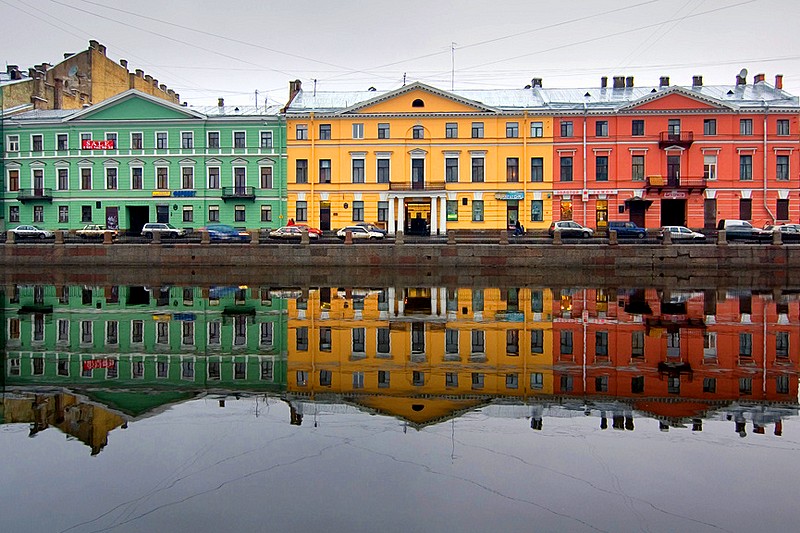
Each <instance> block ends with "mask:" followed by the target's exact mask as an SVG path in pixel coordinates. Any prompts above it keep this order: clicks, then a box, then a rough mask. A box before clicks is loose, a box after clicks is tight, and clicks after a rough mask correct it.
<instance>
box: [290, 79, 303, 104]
mask: <svg viewBox="0 0 800 533" xmlns="http://www.w3.org/2000/svg"><path fill="white" fill-rule="evenodd" d="M302 88H303V84H302V82H301V81H300V80H294V81H290V82H289V102H291V101H292V100H294V97H295V96H297V93H299V92H300V91H301V90H302Z"/></svg>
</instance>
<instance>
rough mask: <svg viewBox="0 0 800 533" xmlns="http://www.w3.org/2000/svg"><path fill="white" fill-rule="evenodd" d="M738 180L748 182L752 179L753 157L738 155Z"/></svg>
mask: <svg viewBox="0 0 800 533" xmlns="http://www.w3.org/2000/svg"><path fill="white" fill-rule="evenodd" d="M739 179H740V180H742V181H750V180H752V179H753V156H752V155H749V154H748V155H740V156H739Z"/></svg>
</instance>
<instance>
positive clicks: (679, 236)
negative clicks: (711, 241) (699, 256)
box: [658, 226, 706, 241]
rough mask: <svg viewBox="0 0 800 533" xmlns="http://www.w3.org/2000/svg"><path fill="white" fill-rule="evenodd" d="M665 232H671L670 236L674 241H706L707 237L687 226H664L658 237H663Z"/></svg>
mask: <svg viewBox="0 0 800 533" xmlns="http://www.w3.org/2000/svg"><path fill="white" fill-rule="evenodd" d="M665 233H669V237H670V239H672V240H673V241H704V240H705V239H706V236H705V235H703V234H702V233H698V232H696V231H692V230H690V229H689V228H687V227H686V226H663V227H662V228H661V230H660V231H659V233H658V238H659V239H663V238H664V234H665Z"/></svg>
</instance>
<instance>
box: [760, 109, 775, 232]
mask: <svg viewBox="0 0 800 533" xmlns="http://www.w3.org/2000/svg"><path fill="white" fill-rule="evenodd" d="M761 103H762V105H763V106H764V200H763V201H764V209H765V210H766V211H767V214H768V215H769V217H770V218H771V219H772V222H773V223H774V222H776V218H775V215H773V214H772V211H770V209H769V205H768V204H767V115H768V113H769V110H768V109H767V101H766V100H762V101H761Z"/></svg>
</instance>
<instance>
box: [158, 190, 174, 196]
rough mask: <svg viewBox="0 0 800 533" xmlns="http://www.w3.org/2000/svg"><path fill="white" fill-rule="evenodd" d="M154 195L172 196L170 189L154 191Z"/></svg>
mask: <svg viewBox="0 0 800 533" xmlns="http://www.w3.org/2000/svg"><path fill="white" fill-rule="evenodd" d="M153 196H172V193H171V192H170V191H153Z"/></svg>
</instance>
